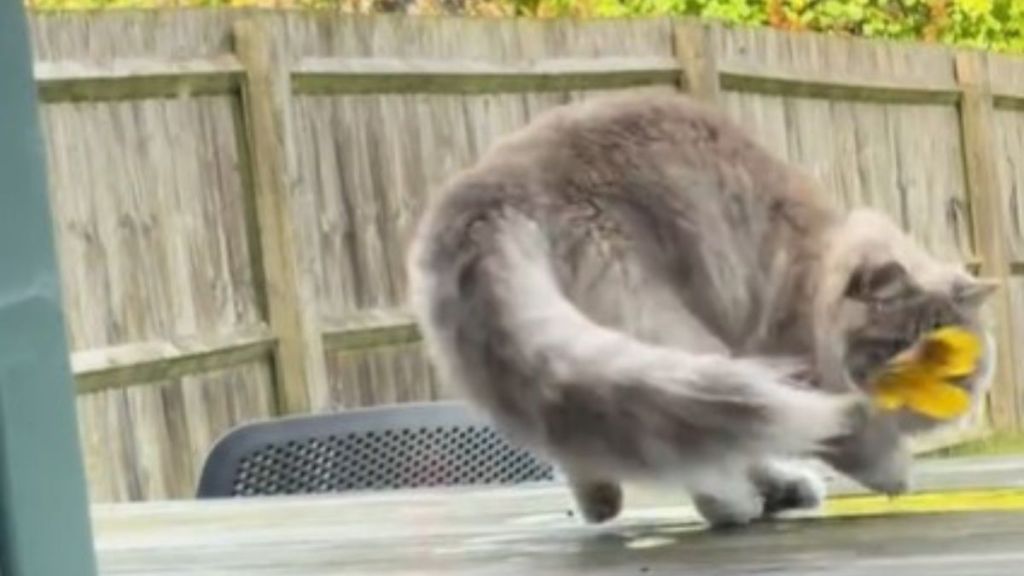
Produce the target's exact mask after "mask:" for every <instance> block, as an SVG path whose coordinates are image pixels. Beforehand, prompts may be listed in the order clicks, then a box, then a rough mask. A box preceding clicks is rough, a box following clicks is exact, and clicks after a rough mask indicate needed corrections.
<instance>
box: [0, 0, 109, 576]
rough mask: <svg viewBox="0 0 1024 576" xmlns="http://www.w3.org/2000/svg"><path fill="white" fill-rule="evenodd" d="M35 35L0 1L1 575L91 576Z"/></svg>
mask: <svg viewBox="0 0 1024 576" xmlns="http://www.w3.org/2000/svg"><path fill="white" fill-rule="evenodd" d="M44 162H45V161H44V154H43V143H42V138H41V135H40V131H39V119H38V114H37V109H36V90H35V81H34V79H33V77H32V60H31V51H30V49H29V40H28V28H27V21H26V19H25V12H24V9H23V8H22V2H21V1H20V0H0V574H2V575H3V576H94V575H95V574H96V562H95V557H94V553H93V549H92V538H91V535H90V530H89V517H88V506H87V497H86V490H85V476H84V474H83V470H82V460H81V453H80V451H79V447H78V433H77V426H76V425H75V410H74V391H73V388H72V384H71V374H70V370H69V366H68V348H67V343H66V341H65V334H64V319H63V312H62V310H61V297H60V284H59V275H58V272H57V264H56V257H55V252H54V242H53V232H52V228H51V224H50V209H49V201H48V195H47V190H46V176H45V167H44V166H45V165H44Z"/></svg>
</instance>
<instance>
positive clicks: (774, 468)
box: [750, 460, 826, 516]
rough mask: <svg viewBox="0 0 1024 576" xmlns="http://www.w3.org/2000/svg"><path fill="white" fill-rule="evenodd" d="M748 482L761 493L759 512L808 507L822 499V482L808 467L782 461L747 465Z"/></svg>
mask: <svg viewBox="0 0 1024 576" xmlns="http://www.w3.org/2000/svg"><path fill="white" fill-rule="evenodd" d="M750 480H751V483H752V484H753V485H754V486H755V487H756V488H757V491H758V492H759V493H760V494H761V499H762V501H763V503H764V506H763V515H764V516H774V515H776V514H779V513H782V512H785V511H787V510H810V509H814V508H817V507H818V506H820V505H821V503H822V502H824V500H825V494H826V488H825V481H824V480H823V479H822V478H821V476H819V475H818V474H817V473H816V472H815V471H814V470H812V469H811V468H810V467H808V466H806V465H803V464H799V463H795V462H785V461H782V460H764V461H761V462H757V463H755V464H754V465H753V466H751V468H750Z"/></svg>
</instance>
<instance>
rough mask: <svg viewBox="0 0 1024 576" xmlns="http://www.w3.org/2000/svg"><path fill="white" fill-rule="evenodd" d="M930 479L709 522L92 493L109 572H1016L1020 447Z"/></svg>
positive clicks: (139, 575) (674, 511)
mask: <svg viewBox="0 0 1024 576" xmlns="http://www.w3.org/2000/svg"><path fill="white" fill-rule="evenodd" d="M917 484H918V490H921V492H920V493H916V494H914V495H910V496H907V497H903V498H900V499H897V500H895V501H889V500H888V499H885V498H878V497H873V496H865V495H858V494H856V493H855V492H856V490H853V489H852V487H851V486H849V485H848V484H844V483H843V482H842V481H838V480H837V481H835V482H834V487H833V489H834V491H835V492H837V493H839V494H841V495H840V496H838V497H837V498H835V499H833V500H830V502H829V503H828V505H827V506H826V507H825V509H824V510H822V511H818V512H816V513H814V514H813V515H812V516H813V517H804V518H797V519H787V520H781V521H774V522H766V523H761V524H758V525H755V526H752V527H749V528H745V529H741V530H734V531H729V532H712V531H708V530H706V529H705V527H704V526H703V525H702V524H701V523H700V521H699V520H698V519H697V517H696V516H695V514H694V512H693V510H692V508H690V506H689V504H688V502H687V501H686V499H685V497H684V496H682V494H678V495H677V494H672V492H671V491H666V490H664V488H662V489H659V490H658V491H652V490H650V489H640V488H634V487H629V488H628V489H627V496H626V497H627V510H626V512H625V514H624V515H623V516H622V517H620V518H619V519H618V520H616V521H614V522H612V523H611V524H608V525H605V526H600V527H595V526H585V525H583V524H582V523H581V522H580V521H579V520H578V518H576V517H575V515H574V514H573V512H572V509H571V505H570V499H569V495H568V492H567V490H566V489H565V488H564V487H562V486H558V485H544V486H521V487H512V488H474V489H446V490H429V491H425V490H418V491H411V490H410V491H401V492H390V493H374V494H352V495H334V496H317V497H287V498H259V499H244V500H242V499H237V500H222V501H175V502H155V503H145V504H118V505H96V506H94V508H93V514H94V527H95V537H96V541H97V548H98V554H99V560H100V573H101V574H102V575H103V576H122V575H123V576H127V575H131V576H151V575H152V576H155V575H158V574H159V575H171V574H174V575H190V576H207V575H209V576H212V575H218V576H243V575H244V576H270V575H285V574H287V575H294V576H314V575H315V576H326V575H337V574H380V575H398V574H403V575H404V574H409V575H412V574H416V575H423V576H432V575H435V574H438V575H439V574H473V575H498V574H510V575H512V574H514V575H521V574H530V575H549V574H550V575H554V574H561V575H574V574H599V575H605V574H607V575H612V574H615V575H632V574H642V575H648V574H649V575H655V574H687V575H690V576H699V575H712V574H713V575H731V574H786V575H811V574H815V575H817V574H822V575H824V574H828V575H830V576H846V575H850V576H852V575H865V576H866V575H868V574H871V575H872V576H875V575H878V574H899V575H900V576H914V575H917V574H920V575H922V576H924V575H927V576H943V575H949V576H954V575H956V576H962V575H965V574H970V575H971V576H988V575H993V576H994V575H1000V576H1018V575H1020V574H1022V573H1024V572H1022V571H1024V461H1020V460H1007V459H980V460H969V461H956V462H935V463H930V464H925V465H922V466H920V467H919V473H918V483H917Z"/></svg>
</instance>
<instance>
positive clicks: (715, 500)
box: [693, 493, 764, 528]
mask: <svg viewBox="0 0 1024 576" xmlns="http://www.w3.org/2000/svg"><path fill="white" fill-rule="evenodd" d="M693 504H694V506H695V507H696V508H697V512H699V513H700V515H701V517H703V518H704V520H706V521H707V523H708V524H710V525H711V527H712V528H738V527H741V526H746V525H747V524H750V523H751V522H753V521H754V520H757V519H758V518H759V517H760V516H761V514H762V511H763V510H764V501H763V500H762V499H761V498H760V496H759V495H757V494H756V493H751V494H748V495H744V496H743V497H729V498H723V497H721V496H718V495H711V494H697V495H695V496H694V497H693Z"/></svg>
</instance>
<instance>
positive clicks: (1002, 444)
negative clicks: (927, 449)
mask: <svg viewBox="0 0 1024 576" xmlns="http://www.w3.org/2000/svg"><path fill="white" fill-rule="evenodd" d="M1013 454H1024V434H1021V433H1016V434H1003V433H997V434H993V435H992V436H989V437H988V438H984V439H981V440H973V441H970V442H965V443H963V444H959V445H957V446H951V447H949V448H942V449H940V450H936V451H935V452H932V453H931V454H929V455H928V456H929V457H931V458H954V457H963V456H1007V455H1013Z"/></svg>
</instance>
